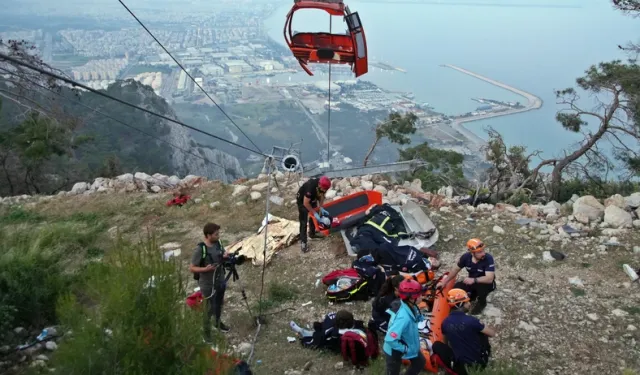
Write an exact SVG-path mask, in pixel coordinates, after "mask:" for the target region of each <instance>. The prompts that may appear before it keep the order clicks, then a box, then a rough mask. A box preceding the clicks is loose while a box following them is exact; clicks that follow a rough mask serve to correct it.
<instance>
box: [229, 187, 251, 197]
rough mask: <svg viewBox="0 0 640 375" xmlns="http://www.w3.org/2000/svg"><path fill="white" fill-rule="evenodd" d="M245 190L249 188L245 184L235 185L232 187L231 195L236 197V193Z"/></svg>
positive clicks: (238, 193)
mask: <svg viewBox="0 0 640 375" xmlns="http://www.w3.org/2000/svg"><path fill="white" fill-rule="evenodd" d="M247 190H249V187H248V186H245V185H235V186H234V187H233V193H231V196H232V197H237V196H238V195H240V194H242V193H244V192H246V191H247Z"/></svg>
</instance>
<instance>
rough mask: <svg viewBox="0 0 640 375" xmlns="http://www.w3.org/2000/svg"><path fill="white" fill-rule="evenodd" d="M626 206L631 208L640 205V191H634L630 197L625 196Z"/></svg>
mask: <svg viewBox="0 0 640 375" xmlns="http://www.w3.org/2000/svg"><path fill="white" fill-rule="evenodd" d="M624 203H625V206H627V207H631V208H638V207H640V193H633V194H631V195H630V196H628V197H625V198H624Z"/></svg>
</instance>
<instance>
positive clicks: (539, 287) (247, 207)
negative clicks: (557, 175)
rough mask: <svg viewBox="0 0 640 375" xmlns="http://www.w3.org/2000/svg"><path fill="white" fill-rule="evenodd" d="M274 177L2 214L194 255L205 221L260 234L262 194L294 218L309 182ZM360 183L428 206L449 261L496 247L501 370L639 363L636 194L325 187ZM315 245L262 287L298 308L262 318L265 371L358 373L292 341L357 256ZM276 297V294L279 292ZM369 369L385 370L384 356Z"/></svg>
mask: <svg viewBox="0 0 640 375" xmlns="http://www.w3.org/2000/svg"><path fill="white" fill-rule="evenodd" d="M275 181H276V182H277V184H276V183H273V182H272V184H271V186H272V189H271V191H269V192H267V187H268V186H269V184H268V181H267V179H266V176H264V175H261V176H258V178H257V179H252V180H242V181H237V182H236V183H235V184H234V185H225V184H221V183H220V182H215V181H208V180H207V179H206V178H201V177H197V176H188V177H186V178H184V179H179V178H178V177H176V176H165V175H160V174H154V175H148V174H145V173H136V174H133V175H132V174H126V175H122V176H118V177H117V178H114V179H102V178H101V179H96V180H95V181H87V182H81V183H77V184H76V185H75V186H74V187H73V189H72V190H71V191H69V192H63V193H61V194H59V196H54V197H38V196H33V197H30V196H21V197H6V198H3V199H2V200H1V202H2V203H3V205H2V206H0V214H4V213H3V212H5V211H6V210H11V209H15V208H16V207H23V209H25V210H31V211H33V212H37V213H38V215H41V216H42V217H48V216H47V215H54V214H56V215H60V213H61V212H62V213H64V214H65V215H73V214H77V213H80V212H82V213H84V214H85V215H86V214H87V213H94V214H96V215H99V218H101V220H105V222H106V223H108V224H107V225H106V226H105V228H109V233H112V232H113V231H114V229H116V228H117V229H118V230H119V231H120V232H121V233H125V234H126V235H128V236H133V237H135V236H138V235H140V234H143V233H146V232H145V231H146V230H147V228H148V227H150V226H151V227H153V228H154V230H155V231H157V233H159V235H160V236H161V238H160V241H161V243H165V245H167V246H168V244H169V243H172V244H173V245H172V246H173V247H176V246H178V247H180V248H182V255H181V256H182V257H183V260H184V261H185V264H186V262H187V261H188V259H189V257H190V255H191V254H190V251H191V249H192V247H193V244H194V243H195V241H197V240H199V238H200V236H201V226H202V222H203V221H204V220H205V218H206V220H214V221H217V222H220V223H222V224H223V230H224V236H225V238H228V240H229V241H230V242H233V241H236V240H237V239H241V238H244V237H246V236H249V235H251V234H253V233H255V231H256V229H257V228H258V227H259V226H260V221H261V220H262V218H263V215H264V207H265V199H266V198H267V197H269V199H270V200H271V202H272V203H273V204H272V206H271V207H272V210H271V213H272V214H273V215H276V216H280V217H285V218H288V219H293V220H296V218H297V211H296V210H295V207H293V206H294V201H293V200H294V197H295V192H296V190H297V187H298V186H299V184H300V183H301V182H302V179H299V177H298V176H296V175H290V174H282V173H277V175H275ZM180 188H182V189H188V190H189V192H190V194H191V196H192V198H193V199H192V201H191V202H190V203H189V204H187V205H185V206H183V207H182V208H175V207H166V206H165V201H166V200H168V199H170V198H171V193H172V192H174V191H176V190H177V189H180ZM365 189H373V190H377V191H380V192H382V193H383V194H384V195H385V200H386V201H388V202H389V203H392V204H402V203H403V202H405V201H407V200H413V201H416V202H418V203H419V204H420V205H421V206H422V207H423V208H424V210H425V212H427V213H428V214H429V215H430V217H431V218H432V219H433V221H434V223H435V224H436V226H437V227H438V230H439V232H440V237H439V238H440V239H439V241H438V242H437V243H436V249H437V250H438V251H439V253H440V258H441V261H442V263H443V267H442V269H443V270H446V269H448V268H449V267H451V266H452V265H453V264H454V263H455V261H456V258H457V257H458V256H459V255H460V254H462V253H463V252H464V243H465V242H466V240H467V239H468V238H470V237H479V238H482V239H483V240H484V241H485V242H486V243H487V244H488V246H489V252H491V253H492V254H493V255H494V257H495V259H496V263H497V271H496V272H497V273H496V275H497V284H498V289H497V290H496V291H495V292H494V293H492V294H491V295H490V298H489V302H490V304H489V306H488V307H487V309H486V310H485V312H484V313H483V314H482V315H481V316H480V319H481V320H482V321H485V322H487V323H489V324H491V325H494V326H495V327H496V328H497V332H498V336H497V337H496V338H494V339H492V345H493V360H494V362H495V363H496V364H500V365H501V366H507V367H510V368H512V369H515V370H514V371H515V372H506V373H509V374H511V373H517V374H594V375H595V374H620V373H622V370H624V369H631V370H635V371H640V347H639V346H638V340H640V333H639V331H638V327H640V308H638V306H640V284H638V282H637V281H636V282H632V280H631V279H630V278H629V277H628V276H627V275H626V274H625V273H624V272H623V269H622V265H623V264H629V265H630V266H632V267H633V268H634V269H637V268H640V218H639V216H640V215H639V214H640V192H639V193H634V194H632V195H630V196H627V197H623V196H619V195H615V196H612V197H610V198H608V199H605V200H604V201H600V200H598V199H595V198H594V197H591V196H583V197H577V196H575V197H573V198H572V199H571V200H570V201H568V202H549V203H547V204H544V205H533V204H531V205H529V204H523V205H521V206H519V207H515V206H512V205H507V204H502V203H499V204H496V205H489V204H480V205H478V206H477V207H473V206H470V205H467V204H461V203H459V202H460V197H456V196H452V194H451V191H452V189H450V188H446V187H444V188H443V189H441V190H440V191H439V192H438V193H429V192H424V191H423V190H422V187H421V184H420V182H419V181H417V180H416V181H413V182H404V183H403V184H395V183H393V182H392V181H391V180H390V179H388V178H387V177H385V176H380V175H374V176H363V177H353V178H345V179H336V180H334V181H333V188H332V189H331V190H330V191H329V192H328V194H327V195H328V197H329V198H330V199H333V198H335V197H339V196H344V195H346V194H349V193H352V192H355V191H361V190H365ZM153 198H159V199H153ZM3 210H5V211H3ZM107 211H108V213H106V212H107ZM310 247H311V252H310V253H308V254H301V253H300V250H299V246H297V243H296V244H294V245H293V246H291V247H289V248H286V249H283V250H281V251H280V252H278V254H277V256H275V257H274V258H273V259H272V261H271V263H270V264H269V266H268V267H267V271H266V272H267V273H266V276H265V280H266V283H267V285H268V286H269V287H270V288H272V289H276V287H277V288H279V289H281V290H286V291H287V293H282V292H281V293H280V294H277V293H275V292H274V293H271V294H269V295H271V296H272V297H271V298H272V300H271V301H270V306H271V308H272V309H273V310H274V311H275V310H280V309H282V308H286V307H290V308H291V310H287V311H285V312H283V313H280V314H279V315H278V316H277V317H275V318H272V319H271V320H270V323H269V324H268V325H267V326H265V327H263V329H262V331H261V333H260V336H259V339H258V341H257V344H256V348H255V350H256V352H255V356H254V359H255V360H259V361H260V362H259V363H255V364H253V367H254V369H255V371H256V373H258V374H283V373H287V374H302V373H305V374H306V373H308V374H327V373H335V374H350V373H351V371H352V370H351V369H350V366H349V365H347V364H342V363H341V362H340V358H339V357H335V356H330V355H321V354H319V353H317V352H314V351H310V350H305V349H302V348H300V347H299V346H298V345H293V344H288V343H287V342H286V338H287V336H292V333H291V331H290V330H289V328H288V322H289V321H290V320H295V321H296V322H298V323H299V324H301V325H306V324H308V323H310V322H312V321H314V320H318V319H320V318H321V317H322V316H323V315H324V314H325V313H326V312H328V311H331V310H335V309H336V308H338V307H337V306H330V305H329V304H328V303H327V301H326V298H325V297H324V295H323V290H322V287H321V286H316V285H317V280H318V279H319V278H320V277H321V276H322V275H324V274H326V273H328V272H330V271H332V270H334V269H337V268H343V267H348V265H349V264H350V262H351V258H350V257H349V256H348V255H346V252H345V250H344V246H343V245H342V239H341V237H340V236H335V235H334V236H332V237H330V238H329V239H322V240H312V242H311V243H310ZM239 271H240V277H241V279H242V280H243V282H244V285H245V286H246V288H247V294H248V296H249V300H250V303H251V304H252V306H255V302H256V301H257V296H258V294H259V292H260V284H259V280H260V272H259V268H258V267H252V266H250V265H246V266H244V265H243V266H242V267H241V269H240V270H239ZM463 273H464V272H463ZM228 293H229V294H228V297H226V299H227V305H226V307H225V313H224V314H225V316H226V319H227V321H228V324H229V325H230V326H231V327H232V331H231V332H230V333H229V334H228V335H227V337H228V339H229V341H230V343H231V344H232V345H234V347H236V348H237V349H238V350H239V351H240V352H243V351H244V350H245V349H247V347H248V346H249V345H247V343H249V342H251V341H252V337H253V334H254V333H255V329H254V327H253V326H252V325H251V324H250V323H248V321H249V320H250V319H248V315H247V310H246V307H245V305H244V302H243V301H242V299H241V296H240V288H239V287H238V284H236V283H233V284H232V285H231V287H230V289H229V291H228ZM276 295H278V296H280V297H278V298H277V299H276V297H274V296H276ZM283 295H284V296H285V297H283ZM340 307H344V308H348V309H350V310H352V311H353V312H354V314H355V315H356V318H358V319H364V320H366V319H368V318H369V316H370V308H371V307H370V304H368V303H366V302H357V303H353V304H348V305H344V306H340ZM18 331H20V330H18ZM21 332H22V331H21ZM49 346H51V345H49ZM285 346H286V348H287V349H286V350H284V351H283V350H282V349H283V347H285ZM46 349H47V348H45V347H44V346H43V347H40V348H38V349H32V350H31V351H30V352H29V354H28V359H29V361H30V362H35V361H40V362H38V363H39V364H40V365H46V363H45V362H44V361H45V360H44V358H43V357H42V355H43V351H45V350H46ZM49 350H52V351H53V350H55V349H49ZM54 355H55V354H54ZM45 357H46V355H45ZM382 367H383V366H382ZM365 373H366V374H383V372H382V371H381V370H380V366H378V365H376V366H373V367H372V368H370V369H368V370H366V371H365ZM631 373H633V372H631Z"/></svg>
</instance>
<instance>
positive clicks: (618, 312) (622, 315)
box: [611, 309, 629, 318]
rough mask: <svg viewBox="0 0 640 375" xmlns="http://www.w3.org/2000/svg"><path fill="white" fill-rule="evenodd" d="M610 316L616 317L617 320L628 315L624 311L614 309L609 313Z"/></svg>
mask: <svg viewBox="0 0 640 375" xmlns="http://www.w3.org/2000/svg"><path fill="white" fill-rule="evenodd" d="M611 314H613V315H614V316H617V317H619V318H622V317H625V316H627V315H629V313H628V312H626V311H624V310H620V309H615V310H613V311H612V312H611Z"/></svg>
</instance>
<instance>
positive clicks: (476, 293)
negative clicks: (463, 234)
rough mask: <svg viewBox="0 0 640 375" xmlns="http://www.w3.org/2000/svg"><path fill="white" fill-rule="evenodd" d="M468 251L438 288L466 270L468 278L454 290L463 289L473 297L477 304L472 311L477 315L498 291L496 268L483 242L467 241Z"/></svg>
mask: <svg viewBox="0 0 640 375" xmlns="http://www.w3.org/2000/svg"><path fill="white" fill-rule="evenodd" d="M467 250H468V252H466V253H465V254H463V255H462V256H461V257H460V259H458V263H457V264H456V265H455V266H454V267H453V269H451V271H450V272H449V275H448V276H446V277H444V278H443V279H442V280H441V281H440V282H439V283H438V285H437V287H442V286H444V285H445V284H446V283H447V282H448V281H449V280H451V279H454V280H455V278H456V276H457V275H458V272H460V270H461V269H463V268H465V269H466V270H467V272H468V274H469V275H468V277H466V278H465V279H463V280H462V281H458V282H457V283H456V284H455V285H454V288H459V289H463V290H464V291H465V292H467V293H468V294H470V295H471V297H470V298H471V301H472V302H474V301H475V302H476V304H475V306H474V307H473V308H472V310H471V314H473V315H477V314H480V313H481V312H482V310H484V308H485V307H486V306H487V296H488V295H489V293H491V292H493V291H494V290H495V289H496V281H495V271H496V266H495V263H494V261H493V256H491V254H489V253H487V252H486V251H485V245H484V242H482V240H480V239H478V238H472V239H470V240H469V241H467Z"/></svg>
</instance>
